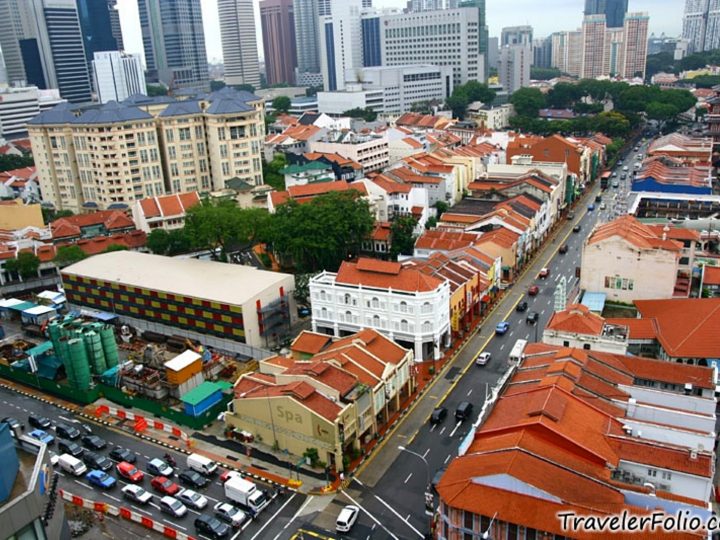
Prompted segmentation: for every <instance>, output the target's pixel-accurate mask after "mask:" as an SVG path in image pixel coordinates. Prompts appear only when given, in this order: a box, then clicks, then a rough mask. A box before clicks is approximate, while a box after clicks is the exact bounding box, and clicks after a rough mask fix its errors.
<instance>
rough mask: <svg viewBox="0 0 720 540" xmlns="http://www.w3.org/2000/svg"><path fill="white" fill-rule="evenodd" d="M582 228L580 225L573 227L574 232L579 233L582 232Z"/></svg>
mask: <svg viewBox="0 0 720 540" xmlns="http://www.w3.org/2000/svg"><path fill="white" fill-rule="evenodd" d="M580 229H581V227H580V225H575V226H574V227H573V232H575V233H578V232H580Z"/></svg>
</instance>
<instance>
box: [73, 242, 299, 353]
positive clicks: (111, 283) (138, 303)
mask: <svg viewBox="0 0 720 540" xmlns="http://www.w3.org/2000/svg"><path fill="white" fill-rule="evenodd" d="M62 280H63V286H64V288H65V293H66V295H67V300H68V303H69V304H71V305H73V306H76V307H80V308H82V307H87V308H92V309H96V310H103V311H108V312H111V313H114V314H116V315H118V316H119V317H120V318H121V320H122V322H124V323H127V324H130V325H132V326H134V327H136V328H139V329H141V330H150V331H153V332H158V333H160V334H164V335H181V336H185V337H188V338H191V339H195V340H198V341H200V342H201V343H202V344H203V345H206V346H209V347H213V348H216V349H220V350H224V351H228V352H232V353H240V354H243V355H247V356H253V357H265V356H267V355H268V354H269V353H267V349H270V348H272V347H275V346H277V345H279V344H280V343H282V341H283V340H284V339H286V337H287V336H288V335H289V331H290V325H291V323H292V322H293V314H294V313H296V310H295V309H294V307H295V306H294V299H293V298H292V292H293V290H294V289H295V278H294V276H292V275H289V274H281V273H278V272H267V271H264V270H258V269H256V268H252V267H248V266H241V265H236V264H226V263H220V262H213V261H200V260H196V259H179V258H173V257H163V256H160V255H149V254H146V253H139V252H133V251H117V252H111V253H103V254H101V255H96V256H94V257H90V258H88V259H85V260H83V261H80V262H78V263H76V264H73V265H71V266H68V267H67V268H64V269H63V270H62Z"/></svg>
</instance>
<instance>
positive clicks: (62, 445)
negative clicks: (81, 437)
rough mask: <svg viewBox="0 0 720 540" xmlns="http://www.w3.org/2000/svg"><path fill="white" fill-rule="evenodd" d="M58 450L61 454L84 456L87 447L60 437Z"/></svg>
mask: <svg viewBox="0 0 720 540" xmlns="http://www.w3.org/2000/svg"><path fill="white" fill-rule="evenodd" d="M58 450H59V451H60V453H61V454H70V455H71V456H72V457H76V458H79V457H82V455H83V452H85V449H84V448H83V447H82V446H80V445H79V444H78V443H76V442H72V441H68V440H67V439H58Z"/></svg>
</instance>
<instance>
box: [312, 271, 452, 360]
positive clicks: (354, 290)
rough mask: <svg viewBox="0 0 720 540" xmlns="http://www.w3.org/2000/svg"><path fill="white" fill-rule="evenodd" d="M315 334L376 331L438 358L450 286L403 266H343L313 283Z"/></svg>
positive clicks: (445, 327)
mask: <svg viewBox="0 0 720 540" xmlns="http://www.w3.org/2000/svg"><path fill="white" fill-rule="evenodd" d="M310 297H311V302H312V327H313V331H314V332H317V331H320V332H324V333H330V334H332V335H334V336H342V335H348V334H352V333H354V332H357V331H358V330H361V329H362V328H373V329H375V330H378V331H379V332H382V333H383V334H385V335H387V336H388V337H389V338H390V339H392V340H393V341H395V342H397V343H398V344H400V345H403V344H405V345H406V346H408V347H411V348H413V349H414V351H415V358H416V359H421V358H422V359H425V358H431V359H435V360H437V359H439V358H440V352H441V349H442V348H443V347H444V346H447V344H448V340H449V336H450V284H449V282H448V281H447V280H441V279H439V278H437V277H434V276H428V275H426V274H423V273H422V272H420V271H419V270H416V269H414V268H403V266H402V265H401V264H400V263H395V262H385V261H379V260H375V259H363V258H361V259H359V260H358V261H357V262H343V263H342V265H341V266H340V269H339V270H338V272H337V273H332V272H323V273H321V274H318V275H317V276H315V277H313V278H312V279H311V280H310Z"/></svg>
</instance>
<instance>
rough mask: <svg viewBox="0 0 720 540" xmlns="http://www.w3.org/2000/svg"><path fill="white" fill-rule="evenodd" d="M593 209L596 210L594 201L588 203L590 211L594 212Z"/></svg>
mask: <svg viewBox="0 0 720 540" xmlns="http://www.w3.org/2000/svg"><path fill="white" fill-rule="evenodd" d="M593 210H595V205H594V204H592V203H591V204H588V212H592V211H593Z"/></svg>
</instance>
